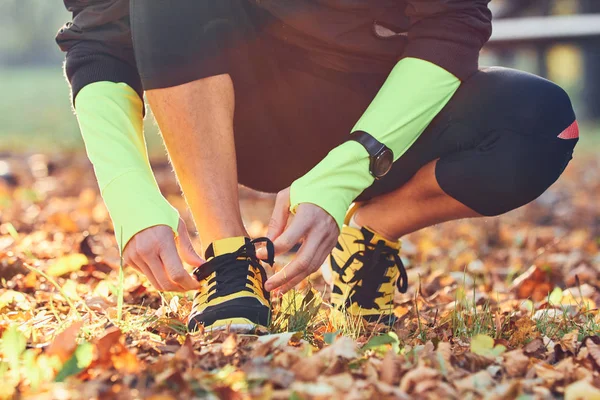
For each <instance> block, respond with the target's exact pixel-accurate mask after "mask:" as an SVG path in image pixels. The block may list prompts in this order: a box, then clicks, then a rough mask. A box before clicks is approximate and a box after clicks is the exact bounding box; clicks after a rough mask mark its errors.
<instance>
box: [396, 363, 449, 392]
mask: <svg viewBox="0 0 600 400" xmlns="http://www.w3.org/2000/svg"><path fill="white" fill-rule="evenodd" d="M439 376H440V373H439V372H438V371H437V370H435V369H433V368H429V367H423V366H419V367H417V368H415V369H413V370H411V371H408V372H407V373H406V374H405V375H404V376H403V377H402V379H401V380H400V390H401V391H403V392H406V393H411V392H412V391H413V389H414V388H415V386H416V384H417V383H419V382H423V381H427V380H432V379H437V378H439Z"/></svg>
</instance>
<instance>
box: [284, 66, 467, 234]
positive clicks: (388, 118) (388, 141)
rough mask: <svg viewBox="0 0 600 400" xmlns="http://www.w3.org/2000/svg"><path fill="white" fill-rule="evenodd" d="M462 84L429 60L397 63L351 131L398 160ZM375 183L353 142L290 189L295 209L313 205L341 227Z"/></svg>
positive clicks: (331, 154)
mask: <svg viewBox="0 0 600 400" xmlns="http://www.w3.org/2000/svg"><path fill="white" fill-rule="evenodd" d="M459 86H460V80H459V79H458V78H456V77H455V76H454V75H452V74H451V73H449V72H448V71H446V70H444V69H443V68H441V67H439V66H437V65H435V64H432V63H430V62H428V61H424V60H420V59H416V58H405V59H403V60H401V61H400V62H398V64H397V65H396V66H395V67H394V69H393V70H392V72H391V73H390V76H389V77H388V79H387V80H386V82H385V84H384V85H383V87H382V88H381V89H380V91H379V93H378V94H377V96H376V97H375V99H374V100H373V102H372V103H371V104H370V106H369V107H368V108H367V110H366V111H365V113H364V114H363V116H362V117H361V118H360V120H359V121H358V123H357V124H356V125H355V127H354V129H353V131H357V130H361V131H365V132H368V133H369V134H371V135H372V136H373V137H375V138H376V139H377V140H379V141H380V142H382V143H384V144H385V145H386V146H388V147H389V148H390V149H392V151H393V152H394V161H395V160H397V159H398V158H400V157H401V156H402V155H403V154H404V153H405V152H406V151H407V150H408V149H409V148H410V146H412V144H413V143H414V142H415V141H416V140H417V138H418V137H419V136H420V135H421V133H423V131H424V130H425V128H427V126H428V125H429V123H430V122H431V121H432V120H433V118H434V117H435V116H436V115H437V114H438V113H439V112H440V111H441V110H442V108H443V107H444V106H445V105H446V104H447V103H448V101H449V100H450V98H451V97H452V96H453V95H454V93H455V92H456V90H457V89H458V87H459ZM373 181H374V178H373V177H372V176H371V174H370V172H369V154H368V153H367V151H366V150H365V148H364V147H362V145H360V144H359V143H357V142H354V141H350V142H345V143H344V144H342V145H340V146H338V147H336V148H334V149H333V150H332V151H331V152H329V154H328V155H327V156H326V157H325V158H324V159H323V160H322V161H321V162H320V163H319V164H317V165H316V166H315V167H314V168H313V169H311V170H310V171H309V172H308V173H306V175H304V176H302V177H301V178H299V179H297V180H296V181H295V182H294V183H292V186H291V192H290V203H291V209H292V211H294V210H295V209H296V207H297V206H298V205H299V204H300V203H312V204H316V205H318V206H319V207H321V208H323V209H324V210H325V211H327V212H328V213H329V214H330V215H331V216H332V217H333V218H334V219H335V220H336V222H337V223H338V225H339V226H340V227H341V226H342V224H343V223H344V216H345V215H346V211H347V210H348V207H349V206H350V204H351V203H352V202H353V201H354V199H355V198H356V197H358V195H360V193H362V192H363V191H364V190H365V189H366V188H368V187H369V186H370V185H371V184H372V183H373Z"/></svg>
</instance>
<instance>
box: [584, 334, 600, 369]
mask: <svg viewBox="0 0 600 400" xmlns="http://www.w3.org/2000/svg"><path fill="white" fill-rule="evenodd" d="M584 344H585V347H586V348H587V351H588V353H589V358H590V359H591V360H593V362H594V367H595V369H596V370H600V345H597V344H596V343H594V342H593V341H592V340H591V339H587V340H586V341H585V343H584Z"/></svg>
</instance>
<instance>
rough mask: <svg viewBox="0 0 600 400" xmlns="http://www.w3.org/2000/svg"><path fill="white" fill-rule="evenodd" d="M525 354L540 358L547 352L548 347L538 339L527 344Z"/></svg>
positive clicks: (524, 349)
mask: <svg viewBox="0 0 600 400" xmlns="http://www.w3.org/2000/svg"><path fill="white" fill-rule="evenodd" d="M523 352H524V353H525V354H527V355H528V356H532V357H535V356H539V355H542V354H544V353H545V352H546V345H545V344H544V341H543V340H542V339H541V338H537V339H534V340H532V341H531V342H529V343H527V345H525V347H524V348H523Z"/></svg>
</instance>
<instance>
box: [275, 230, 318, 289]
mask: <svg viewBox="0 0 600 400" xmlns="http://www.w3.org/2000/svg"><path fill="white" fill-rule="evenodd" d="M321 239H322V237H321V235H319V236H314V235H313V236H311V237H309V238H307V240H306V242H304V244H303V245H302V247H300V250H299V251H298V254H296V257H295V258H294V260H292V262H290V263H289V264H288V265H286V266H285V267H283V269H282V270H281V271H279V272H278V273H276V274H275V275H273V276H272V277H271V278H269V279H268V280H267V282H266V284H265V289H266V290H267V291H271V290H274V289H277V288H280V287H281V286H284V285H289V284H291V283H292V282H296V281H298V282H300V281H302V279H304V278H306V277H307V276H308V275H310V274H311V273H312V269H311V268H312V266H313V258H314V254H315V251H317V250H318V249H319V247H320V246H321V242H322V240H321Z"/></svg>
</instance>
